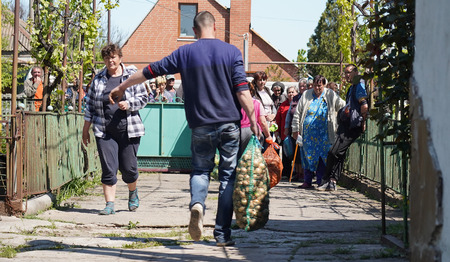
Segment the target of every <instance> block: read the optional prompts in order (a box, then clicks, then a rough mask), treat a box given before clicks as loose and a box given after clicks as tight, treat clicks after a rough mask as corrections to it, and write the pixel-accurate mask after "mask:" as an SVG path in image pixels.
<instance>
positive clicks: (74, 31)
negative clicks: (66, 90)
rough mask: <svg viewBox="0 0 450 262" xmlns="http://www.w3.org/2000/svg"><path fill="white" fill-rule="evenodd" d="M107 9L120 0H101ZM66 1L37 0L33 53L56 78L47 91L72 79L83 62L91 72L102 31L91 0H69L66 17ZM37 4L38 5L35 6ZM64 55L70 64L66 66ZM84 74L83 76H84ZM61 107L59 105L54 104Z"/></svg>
mask: <svg viewBox="0 0 450 262" xmlns="http://www.w3.org/2000/svg"><path fill="white" fill-rule="evenodd" d="M100 2H101V3H102V4H103V7H104V8H105V9H112V8H115V7H117V6H118V4H119V1H118V0H115V1H111V0H102V1H100ZM66 3H67V2H66V1H62V0H59V1H55V0H40V1H35V2H34V10H35V13H34V20H35V22H34V23H32V24H31V26H33V31H32V41H31V45H32V47H33V49H32V54H33V57H35V58H36V60H37V61H38V64H40V65H44V66H47V67H48V68H49V71H50V73H51V74H52V75H54V76H55V77H56V79H55V81H54V82H53V83H52V84H51V85H48V89H47V92H48V94H51V93H52V91H53V90H54V89H55V88H56V87H58V86H59V85H60V84H61V81H62V79H63V77H65V78H66V79H67V82H73V81H74V79H75V78H77V77H78V72H79V71H80V69H81V66H82V64H83V65H84V70H83V72H84V74H85V75H87V74H89V73H90V70H89V69H91V68H93V64H92V62H93V53H92V48H93V47H94V45H95V44H96V41H97V38H98V32H99V28H100V25H99V22H98V21H99V18H100V15H101V12H103V11H104V10H98V11H96V12H95V13H93V10H92V6H91V5H92V1H91V0H69V2H68V6H69V13H68V15H67V19H65V17H66V16H65V10H66ZM37 4H38V6H36V5H37ZM66 28H67V32H68V33H69V35H68V39H69V42H68V45H67V53H66V54H65V53H64V47H65V46H64V31H65V29H66ZM64 58H66V59H67V66H63V60H64ZM83 78H84V77H83ZM55 108H58V109H59V108H60V107H55Z"/></svg>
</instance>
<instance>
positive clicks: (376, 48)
mask: <svg viewBox="0 0 450 262" xmlns="http://www.w3.org/2000/svg"><path fill="white" fill-rule="evenodd" d="M379 5H380V10H379V12H378V13H377V14H375V15H374V16H373V17H372V19H371V21H370V23H369V28H371V29H373V30H378V31H379V32H381V33H379V35H378V36H376V37H374V38H373V39H372V41H371V42H370V43H368V44H367V46H366V51H367V52H368V56H367V58H366V59H365V60H364V61H362V63H363V65H364V66H365V67H366V68H373V70H372V71H370V72H368V73H366V74H365V75H364V77H365V78H366V79H375V80H376V81H377V85H378V86H379V87H380V89H379V91H380V92H381V96H380V97H381V100H379V101H378V102H377V103H376V106H377V107H378V108H379V110H377V109H372V110H371V112H370V114H371V116H372V118H373V119H375V120H377V121H378V123H379V124H382V125H385V126H386V127H387V128H384V132H383V133H381V134H379V135H378V136H377V138H380V139H385V138H386V137H388V136H391V135H392V136H393V141H394V143H395V149H394V150H393V153H398V152H400V151H402V152H404V153H405V154H406V156H407V157H409V156H410V147H411V121H410V115H409V103H408V99H409V82H410V77H411V75H412V63H413V59H414V17H415V1H414V0H399V1H391V0H383V1H380V3H379ZM389 112H393V113H394V114H395V118H393V119H392V118H391V117H390V116H389V115H388V114H387V113H389Z"/></svg>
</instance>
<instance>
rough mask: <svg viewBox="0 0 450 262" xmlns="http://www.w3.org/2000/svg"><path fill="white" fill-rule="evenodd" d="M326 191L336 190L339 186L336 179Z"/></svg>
mask: <svg viewBox="0 0 450 262" xmlns="http://www.w3.org/2000/svg"><path fill="white" fill-rule="evenodd" d="M325 190H326V191H336V190H337V186H336V182H335V181H330V182H329V185H328V187H327V188H326V189H325Z"/></svg>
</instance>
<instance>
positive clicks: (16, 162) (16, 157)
mask: <svg viewBox="0 0 450 262" xmlns="http://www.w3.org/2000/svg"><path fill="white" fill-rule="evenodd" d="M4 119H6V120H3V121H4V122H6V123H7V126H8V127H10V128H8V130H5V131H9V132H5V134H4V136H2V139H1V143H2V147H5V148H7V149H8V150H6V151H5V154H4V158H5V161H3V160H2V161H1V162H2V163H5V164H2V168H1V169H0V171H1V172H2V174H0V177H2V178H6V181H3V180H2V181H3V182H5V183H2V185H4V188H3V189H4V190H0V192H3V193H2V194H0V199H3V200H5V201H21V198H23V197H26V196H30V195H36V194H40V193H45V192H49V191H50V190H55V189H58V188H59V187H61V186H62V185H64V184H65V183H67V182H69V181H71V180H72V179H75V178H79V177H82V176H84V175H86V174H87V173H90V172H95V171H98V170H100V161H99V158H98V153H97V149H96V145H95V139H94V136H93V133H92V132H91V142H92V143H91V144H90V145H89V146H88V147H84V146H82V145H81V135H82V127H83V123H84V118H83V114H79V113H64V114H56V113H43V112H23V111H18V112H17V113H16V115H15V116H10V117H4ZM3 173H6V174H3Z"/></svg>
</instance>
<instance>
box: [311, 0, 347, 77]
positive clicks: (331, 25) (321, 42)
mask: <svg viewBox="0 0 450 262" xmlns="http://www.w3.org/2000/svg"><path fill="white" fill-rule="evenodd" d="M338 16H339V8H338V6H337V4H336V0H328V2H327V5H326V8H325V11H324V12H323V13H322V16H321V17H320V19H319V23H318V24H317V27H316V29H315V30H314V34H313V35H312V36H311V37H310V39H309V43H308V47H309V50H308V55H307V57H308V61H310V62H339V61H340V52H339V51H340V50H339V44H338V41H339V35H338V23H337V18H338ZM307 68H308V69H309V70H310V71H311V74H312V75H314V76H315V75H319V74H320V75H323V76H325V77H326V78H327V79H328V81H333V82H340V81H339V80H340V69H339V67H338V66H325V65H309V66H308V67H307Z"/></svg>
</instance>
